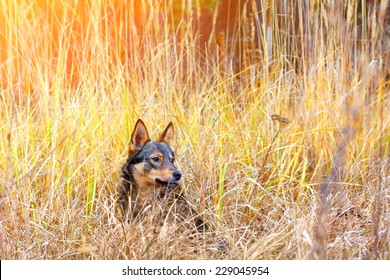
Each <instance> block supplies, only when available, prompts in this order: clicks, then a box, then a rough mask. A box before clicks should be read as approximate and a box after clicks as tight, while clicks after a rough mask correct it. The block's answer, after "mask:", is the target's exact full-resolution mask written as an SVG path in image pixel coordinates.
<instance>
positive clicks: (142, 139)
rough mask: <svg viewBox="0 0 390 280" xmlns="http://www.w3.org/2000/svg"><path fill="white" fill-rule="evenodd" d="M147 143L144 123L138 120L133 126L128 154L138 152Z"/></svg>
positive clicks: (147, 137)
mask: <svg viewBox="0 0 390 280" xmlns="http://www.w3.org/2000/svg"><path fill="white" fill-rule="evenodd" d="M148 141H150V138H149V134H148V130H147V129H146V126H145V124H144V122H143V121H142V120H141V119H139V120H138V121H137V123H136V124H135V127H134V131H133V134H131V141H130V149H129V154H133V153H135V152H138V151H140V150H141V149H142V147H143V146H144V145H145V143H146V142H148Z"/></svg>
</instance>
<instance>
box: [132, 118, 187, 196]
mask: <svg viewBox="0 0 390 280" xmlns="http://www.w3.org/2000/svg"><path fill="white" fill-rule="evenodd" d="M173 137H174V129H173V124H172V122H170V123H169V124H168V126H167V127H166V129H165V130H164V132H163V133H162V134H161V136H160V137H159V138H158V140H157V141H151V140H150V138H149V134H148V131H147V129H146V126H145V124H144V123H143V121H142V120H138V121H137V123H136V124H135V127H134V131H133V133H132V135H131V141H130V149H129V160H128V165H131V169H132V175H133V178H134V181H135V183H136V184H137V185H138V186H139V187H140V188H141V189H142V188H150V187H154V188H156V187H157V188H161V187H165V188H167V189H169V190H171V189H173V188H175V187H176V186H177V185H178V184H179V182H180V178H181V173H180V171H178V170H177V168H176V167H175V155H174V153H173V151H172V149H171V143H172V140H173Z"/></svg>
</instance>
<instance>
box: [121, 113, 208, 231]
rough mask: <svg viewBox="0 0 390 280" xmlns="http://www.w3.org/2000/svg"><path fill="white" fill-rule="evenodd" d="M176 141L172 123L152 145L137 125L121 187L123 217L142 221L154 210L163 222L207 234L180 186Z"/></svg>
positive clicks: (141, 124) (142, 125) (146, 133)
mask: <svg viewBox="0 0 390 280" xmlns="http://www.w3.org/2000/svg"><path fill="white" fill-rule="evenodd" d="M173 137H174V128H173V124H172V122H170V123H169V124H168V126H167V127H166V129H165V130H164V132H163V133H162V134H161V136H160V137H159V138H158V140H157V141H151V140H150V138H149V134H148V131H147V129H146V126H145V124H144V123H143V121H142V120H138V121H137V123H136V125H135V127H134V131H133V133H132V135H131V140H130V149H129V156H128V159H127V161H126V163H125V164H124V165H123V168H122V182H121V185H120V186H119V187H118V194H119V203H120V206H121V210H122V214H123V216H124V219H125V220H133V219H138V220H142V217H143V215H144V212H145V211H147V209H150V208H151V207H154V209H157V212H158V215H156V219H158V220H160V221H161V222H162V221H168V222H171V221H175V222H177V221H181V222H183V223H185V224H187V225H189V224H190V225H192V226H193V227H194V228H197V230H198V231H204V230H206V229H207V228H208V226H207V225H206V224H205V223H204V222H203V220H202V219H201V218H200V217H199V215H198V214H197V213H196V212H195V211H194V210H193V209H192V207H190V205H189V203H188V202H187V200H186V198H185V197H184V196H183V195H182V191H181V189H180V186H179V183H180V179H181V173H180V171H178V170H177V168H176V167H175V155H174V153H173V151H172V149H171V143H172V140H173Z"/></svg>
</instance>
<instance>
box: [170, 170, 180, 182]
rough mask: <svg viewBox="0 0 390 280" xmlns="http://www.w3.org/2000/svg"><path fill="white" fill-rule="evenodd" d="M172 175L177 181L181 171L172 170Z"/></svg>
mask: <svg viewBox="0 0 390 280" xmlns="http://www.w3.org/2000/svg"><path fill="white" fill-rule="evenodd" d="M172 176H173V178H175V180H177V181H179V180H180V178H181V173H180V171H175V172H173V174H172Z"/></svg>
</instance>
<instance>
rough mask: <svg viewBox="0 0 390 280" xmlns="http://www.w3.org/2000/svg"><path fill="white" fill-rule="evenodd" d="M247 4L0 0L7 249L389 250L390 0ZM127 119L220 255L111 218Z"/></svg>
mask: <svg viewBox="0 0 390 280" xmlns="http://www.w3.org/2000/svg"><path fill="white" fill-rule="evenodd" d="M258 2H260V7H259V6H256V2H255V1H248V2H247V3H246V2H242V3H241V4H240V5H241V6H240V7H241V8H242V11H243V12H242V13H239V14H238V15H237V17H236V18H235V22H236V24H235V25H230V26H229V30H226V31H225V32H222V31H221V30H218V29H217V28H216V24H217V23H216V21H217V19H218V13H219V12H220V10H219V6H215V5H210V6H208V7H204V5H205V3H203V1H184V0H183V1H179V0H177V1H154V0H146V1H128V2H126V1H119V0H101V1H91V2H89V1H86V2H82V1H35V2H30V1H12V0H3V1H0V11H1V12H0V20H1V24H0V26H1V27H0V28H1V29H0V31H1V34H0V37H1V39H0V42H1V56H0V57H1V59H2V60H1V68H0V72H1V80H0V85H1V88H0V135H1V137H0V191H1V201H0V206H1V215H0V219H1V221H0V234H1V236H0V254H1V258H2V259H118V258H123V259H151V258H158V259H210V258H226V259H233V258H234V259H308V258H328V259H389V258H390V252H389V250H390V248H389V240H390V215H389V196H390V192H389V184H390V173H389V172H390V170H389V166H390V162H389V161H390V159H389V154H390V151H389V149H390V148H389V144H390V137H389V135H390V129H389V127H390V125H389V122H390V118H389V108H390V104H389V103H390V98H389V75H390V73H389V53H388V50H389V37H387V35H386V33H385V31H386V28H388V27H387V26H386V25H384V24H383V23H384V22H386V21H385V19H386V18H387V17H388V16H387V15H388V13H386V10H388V2H389V1H381V2H380V3H377V4H376V5H375V4H370V3H371V2H367V1H356V0H349V1H340V4H332V3H333V2H334V1H319V0H316V1H303V0H302V1H258ZM342 2H343V3H342ZM257 4H259V3H257ZM256 11H259V12H256ZM202 13H211V14H212V18H213V19H214V21H212V22H211V23H210V24H211V27H212V32H211V36H210V38H208V37H207V40H204V36H205V34H201V33H200V31H199V32H198V31H197V29H196V28H194V26H200V24H199V23H200V22H199V21H202ZM213 27H214V29H213ZM200 35H201V36H200ZM199 42H202V43H199ZM271 116H273V117H271ZM139 117H141V118H142V119H143V120H144V121H145V123H146V124H147V126H148V128H149V130H150V132H151V133H152V134H153V135H156V134H157V133H158V132H159V131H161V129H163V128H164V127H165V126H166V125H167V123H168V122H169V121H173V122H174V125H175V128H176V132H177V140H176V145H175V150H176V153H177V162H178V164H179V168H180V170H181V171H182V173H183V174H184V177H183V183H182V187H183V190H184V192H185V193H186V196H187V197H188V199H189V200H190V201H191V203H192V204H193V207H194V208H195V209H196V210H197V211H198V212H200V213H201V214H202V215H203V217H205V218H206V219H207V220H208V222H209V223H210V224H213V225H214V229H215V231H216V232H217V235H218V236H220V235H222V236H224V239H225V240H226V242H227V243H228V244H229V248H228V249H227V250H226V252H219V251H215V250H212V248H211V249H209V248H207V244H206V243H204V242H203V243H202V242H195V241H196V240H195V239H191V238H188V236H187V235H186V234H181V235H175V234H172V235H167V234H164V233H163V231H158V230H156V229H155V228H154V225H153V222H148V221H147V220H145V221H144V222H143V223H138V224H136V223H130V224H123V223H121V222H120V221H119V220H118V219H117V216H116V211H115V190H116V185H117V183H118V182H119V176H120V168H121V165H122V164H123V162H124V161H125V158H126V151H127V149H128V142H129V138H130V133H131V130H132V128H133V125H134V123H135V121H136V119H137V118H139Z"/></svg>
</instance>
